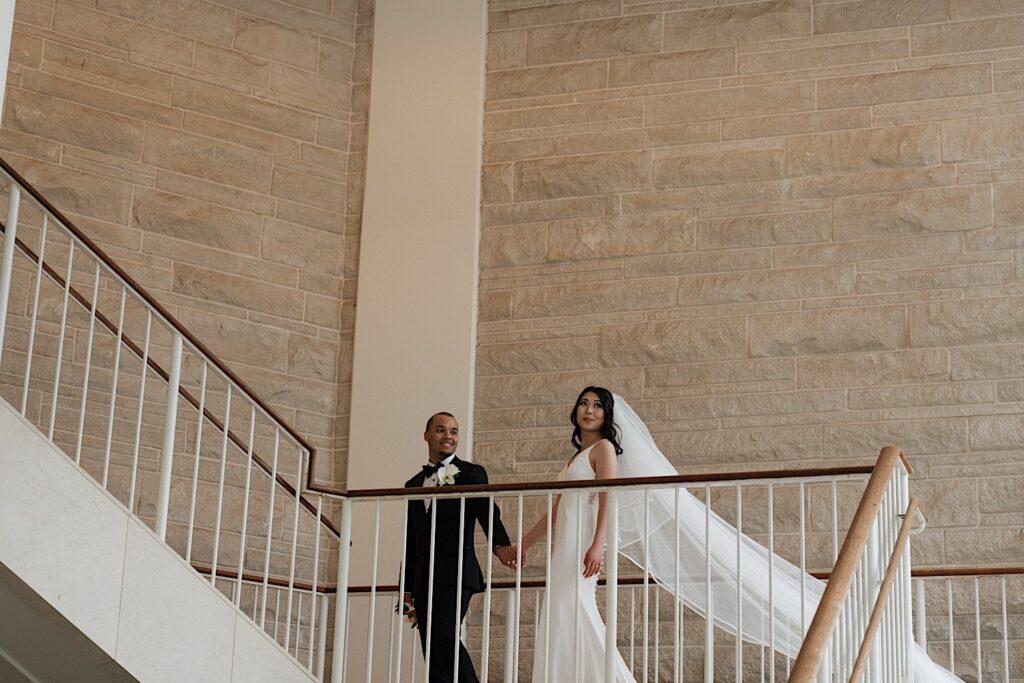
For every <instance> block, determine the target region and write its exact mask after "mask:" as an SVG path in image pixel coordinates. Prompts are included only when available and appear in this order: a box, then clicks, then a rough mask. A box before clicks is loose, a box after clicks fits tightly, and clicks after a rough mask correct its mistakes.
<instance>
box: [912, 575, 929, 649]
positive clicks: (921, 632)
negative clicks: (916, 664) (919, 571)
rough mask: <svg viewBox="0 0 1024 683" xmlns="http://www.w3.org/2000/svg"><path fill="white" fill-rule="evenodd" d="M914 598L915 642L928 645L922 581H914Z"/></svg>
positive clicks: (923, 645) (924, 645)
mask: <svg viewBox="0 0 1024 683" xmlns="http://www.w3.org/2000/svg"><path fill="white" fill-rule="evenodd" d="M914 598H915V602H916V603H917V607H916V609H915V610H914V617H915V621H916V623H917V638H916V640H917V644H918V645H920V646H921V647H924V648H926V647H928V616H927V615H926V614H925V607H924V581H922V580H921V579H917V580H916V581H914Z"/></svg>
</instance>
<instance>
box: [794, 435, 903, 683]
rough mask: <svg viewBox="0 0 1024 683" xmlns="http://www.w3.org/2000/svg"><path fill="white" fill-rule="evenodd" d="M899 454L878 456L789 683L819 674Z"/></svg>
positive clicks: (808, 682)
mask: <svg viewBox="0 0 1024 683" xmlns="http://www.w3.org/2000/svg"><path fill="white" fill-rule="evenodd" d="M902 455H903V454H902V453H901V452H900V449H899V448H897V447H896V446H886V447H885V448H883V449H882V452H881V453H880V454H879V455H878V460H877V462H876V463H875V468H874V470H873V471H872V473H871V478H870V479H869V480H868V485H867V487H866V488H865V489H864V495H863V496H862V497H861V499H860V505H858V506H857V513H856V514H855V515H854V516H853V522H852V523H851V524H850V529H849V531H847V533H846V539H845V540H844V541H843V547H842V550H840V552H839V557H838V558H837V559H836V566H835V568H834V569H833V570H832V577H831V579H830V580H829V582H828V584H827V585H826V586H825V592H824V594H823V595H822V597H821V602H820V603H819V604H818V610H817V611H816V612H815V613H814V618H813V619H812V620H811V626H810V628H809V629H808V630H807V636H806V637H805V638H804V642H803V645H801V647H800V652H799V654H797V658H796V661H795V662H794V663H793V669H792V671H791V672H790V676H789V681H790V683H812V682H813V681H814V680H815V678H816V677H817V675H818V668H819V667H820V666H821V661H822V658H823V657H824V655H825V650H826V648H827V647H828V642H829V639H830V638H831V637H832V631H833V630H834V629H835V627H836V621H837V620H838V619H839V612H840V611H841V610H842V607H843V602H844V601H845V600H846V596H847V594H848V593H849V592H850V586H851V585H852V584H853V578H854V575H855V573H856V571H857V565H858V563H859V562H860V558H861V555H862V554H863V553H864V548H865V547H866V546H867V542H868V537H869V536H870V534H871V527H872V525H873V524H874V523H875V518H876V517H878V510H879V507H880V506H881V503H882V498H883V497H884V496H885V491H886V488H887V487H888V486H889V480H890V479H891V478H892V473H893V471H894V470H895V469H896V466H897V464H898V463H900V462H901V461H902Z"/></svg>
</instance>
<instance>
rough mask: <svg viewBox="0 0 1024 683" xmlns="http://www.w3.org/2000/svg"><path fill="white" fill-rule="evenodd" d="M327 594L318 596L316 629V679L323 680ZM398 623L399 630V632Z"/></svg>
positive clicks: (325, 655) (325, 653) (325, 652)
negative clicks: (318, 608) (318, 620)
mask: <svg viewBox="0 0 1024 683" xmlns="http://www.w3.org/2000/svg"><path fill="white" fill-rule="evenodd" d="M327 600H328V599H327V594H326V593H325V594H323V595H321V596H320V623H319V624H318V625H317V629H316V643H317V645H316V679H317V680H318V681H322V680H324V665H325V663H326V661H327V607H328V602H327ZM401 630H402V629H401V624H399V632H401Z"/></svg>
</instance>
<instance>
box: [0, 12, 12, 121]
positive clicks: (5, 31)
mask: <svg viewBox="0 0 1024 683" xmlns="http://www.w3.org/2000/svg"><path fill="white" fill-rule="evenodd" d="M13 33H14V0H0V117H2V116H3V113H4V95H5V94H6V93H7V66H8V64H9V63H10V56H11V36H12V34H13Z"/></svg>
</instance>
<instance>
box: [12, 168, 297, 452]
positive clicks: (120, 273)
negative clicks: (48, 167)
mask: <svg viewBox="0 0 1024 683" xmlns="http://www.w3.org/2000/svg"><path fill="white" fill-rule="evenodd" d="M0 169H2V170H3V172H4V173H6V174H7V175H8V176H9V177H10V178H11V179H12V180H13V181H14V182H15V183H17V184H18V185H21V187H23V188H24V189H26V190H28V193H29V194H30V195H31V196H32V199H34V200H35V201H36V203H37V204H39V205H40V206H41V207H43V208H44V209H46V211H47V212H48V213H50V214H51V215H52V216H53V217H54V218H56V219H57V220H58V221H60V223H61V225H63V226H64V228H65V229H67V231H68V232H70V233H71V234H72V235H73V236H74V238H75V239H76V240H78V241H79V242H81V243H82V244H83V245H85V247H86V248H87V249H88V250H89V251H91V252H92V255H93V256H95V257H96V258H97V259H99V260H100V261H102V262H103V265H105V266H106V267H107V268H109V269H110V270H111V272H113V273H114V274H116V275H117V277H119V278H120V279H121V280H123V281H124V283H125V284H126V285H128V286H129V287H130V288H131V289H132V290H133V291H134V292H135V293H136V294H137V295H138V296H139V297H141V298H142V299H143V300H144V301H145V302H146V304H147V305H148V306H150V307H151V308H152V309H153V310H155V311H156V312H157V313H159V314H160V316H161V317H162V318H164V320H166V321H167V324H168V325H170V326H171V327H173V328H174V329H175V331H177V332H178V333H179V334H180V335H181V336H182V337H184V338H185V339H187V340H188V342H189V344H191V345H192V346H194V347H195V348H196V349H197V350H198V351H199V352H200V353H202V354H203V355H204V356H206V358H207V359H209V361H210V362H211V363H213V364H214V365H215V366H217V369H218V370H220V371H221V372H223V373H224V374H225V375H226V376H227V377H228V378H229V379H230V380H231V381H232V382H234V383H235V384H237V385H238V387H239V388H240V389H241V390H242V391H243V392H244V393H245V394H246V396H248V397H249V399H251V400H252V402H253V403H255V404H256V405H258V406H259V407H260V408H261V409H262V410H264V411H265V412H266V413H267V414H268V415H269V416H270V417H271V418H272V419H273V420H274V421H275V422H277V423H278V424H279V425H281V428H282V429H284V430H285V431H286V432H288V434H289V435H290V436H291V437H292V438H293V439H295V441H296V442H297V443H298V444H299V445H300V446H302V447H303V448H305V449H306V450H308V451H309V452H310V460H312V458H313V454H314V453H315V452H316V449H315V448H313V446H312V445H310V443H309V442H308V441H306V439H304V438H303V437H302V435H301V434H299V433H298V432H297V431H295V429H294V428H293V427H292V426H291V425H289V424H288V423H287V422H285V421H284V420H283V419H282V418H281V416H280V415H278V414H277V412H276V411H275V410H274V409H273V408H271V407H270V405H269V404H267V403H266V402H265V401H264V400H263V399H262V398H260V397H259V396H258V395H257V394H256V392H254V391H253V390H252V389H250V388H249V385H247V384H246V383H245V382H243V381H242V380H241V378H240V377H239V376H238V375H236V374H235V373H234V372H232V370H231V368H229V367H228V366H227V364H226V363H224V361H222V360H221V359H220V358H218V357H217V355H216V354H214V353H213V352H212V351H210V349H208V348H207V347H206V345H205V344H203V343H202V342H201V341H199V339H198V338H197V337H196V336H195V335H194V334H192V332H190V331H189V329H188V328H187V327H185V326H184V325H182V324H181V322H179V321H178V319H177V318H175V317H174V316H173V315H171V314H170V313H169V312H168V311H167V309H166V308H164V307H163V306H161V305H160V302H159V301H157V300H156V299H155V298H154V297H153V295H152V294H150V293H149V292H147V291H146V290H145V289H144V288H143V287H142V285H140V284H139V283H138V282H136V281H135V280H134V279H133V278H132V277H131V276H130V275H129V274H128V273H126V272H125V271H124V269H122V268H121V266H119V265H117V263H116V262H115V261H114V260H113V259H112V258H110V257H109V256H107V254H106V252H104V251H103V250H102V249H100V248H99V247H98V246H97V245H96V243H95V242H93V241H92V240H91V239H89V237H88V236H87V235H86V234H85V233H84V232H82V230H81V229H80V228H79V227H78V226H77V225H75V224H74V223H72V222H71V221H70V220H68V218H67V216H65V215H64V214H63V213H61V212H60V211H59V210H58V209H57V207H55V206H54V205H53V204H51V203H50V201H49V200H48V199H47V198H46V197H44V196H43V195H42V193H40V192H39V190H37V189H36V188H35V187H33V186H32V183H30V182H28V181H27V180H25V178H24V177H22V175H21V174H20V173H18V172H17V171H15V170H14V169H13V168H12V167H11V166H10V164H8V163H7V161H6V160H4V159H3V158H0Z"/></svg>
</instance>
